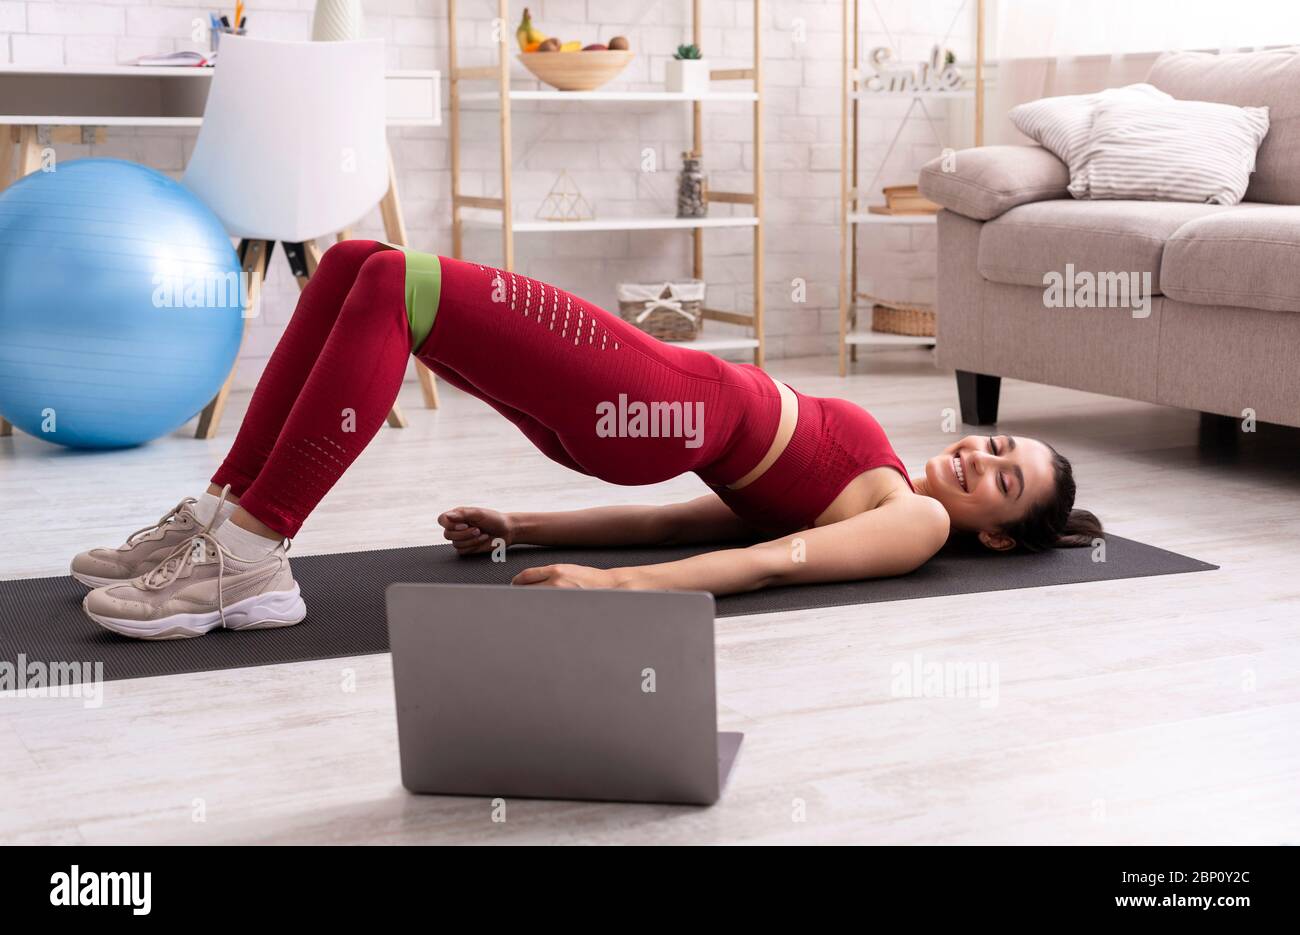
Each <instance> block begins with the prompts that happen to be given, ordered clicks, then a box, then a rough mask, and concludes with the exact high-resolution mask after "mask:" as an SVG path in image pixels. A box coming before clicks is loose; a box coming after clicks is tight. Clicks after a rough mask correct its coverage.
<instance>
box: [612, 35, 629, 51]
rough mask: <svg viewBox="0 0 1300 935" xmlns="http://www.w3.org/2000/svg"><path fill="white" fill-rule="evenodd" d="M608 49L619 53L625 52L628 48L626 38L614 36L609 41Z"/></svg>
mask: <svg viewBox="0 0 1300 935" xmlns="http://www.w3.org/2000/svg"><path fill="white" fill-rule="evenodd" d="M609 47H610V48H611V49H618V50H620V51H623V50H626V49H627V48H628V43H627V37H626V36H615V37H614V38H613V39H611V40H609Z"/></svg>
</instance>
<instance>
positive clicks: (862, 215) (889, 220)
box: [849, 211, 938, 224]
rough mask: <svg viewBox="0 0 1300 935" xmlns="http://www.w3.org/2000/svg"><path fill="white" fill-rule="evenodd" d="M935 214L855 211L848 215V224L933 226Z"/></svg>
mask: <svg viewBox="0 0 1300 935" xmlns="http://www.w3.org/2000/svg"><path fill="white" fill-rule="evenodd" d="M937 217H938V215H937V214H872V213H871V212H870V211H855V212H853V213H852V214H850V215H849V223H850V224H933V223H934V222H935V218H937Z"/></svg>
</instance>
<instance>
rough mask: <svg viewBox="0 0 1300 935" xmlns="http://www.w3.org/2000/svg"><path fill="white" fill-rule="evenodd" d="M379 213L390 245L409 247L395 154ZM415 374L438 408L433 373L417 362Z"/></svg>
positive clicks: (428, 404)
mask: <svg viewBox="0 0 1300 935" xmlns="http://www.w3.org/2000/svg"><path fill="white" fill-rule="evenodd" d="M379 212H380V214H382V215H383V218H384V236H386V237H387V238H388V242H389V243H395V244H401V245H402V246H404V247H405V246H407V245H408V241H407V238H406V221H405V220H404V219H403V218H402V202H401V199H399V198H398V197H397V173H396V171H394V169H393V153H392V151H391V150H390V151H389V153H388V191H386V192H384V197H383V199H382V200H381V201H380V202H379ZM415 373H416V375H417V376H418V377H419V378H420V392H421V393H422V394H423V395H424V405H425V407H426V408H429V409H437V408H438V384H437V381H436V380H435V378H434V375H433V371H432V370H430V369H429V368H428V367H426V366H424V364H422V363H419V362H418V361H417V362H416V365H415ZM397 418H398V419H400V420H401V422H402V424H405V422H406V420H405V419H402V417H401V415H400V413H399V414H398V417H397ZM395 424H396V423H394V422H393V417H392V416H391V415H390V416H389V425H395Z"/></svg>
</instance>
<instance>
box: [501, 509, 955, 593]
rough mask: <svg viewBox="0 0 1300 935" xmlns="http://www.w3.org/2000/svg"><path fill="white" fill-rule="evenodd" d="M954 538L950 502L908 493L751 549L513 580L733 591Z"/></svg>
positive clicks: (902, 565)
mask: <svg viewBox="0 0 1300 935" xmlns="http://www.w3.org/2000/svg"><path fill="white" fill-rule="evenodd" d="M947 538H948V514H947V512H946V511H945V510H944V508H943V507H942V506H941V505H940V504H939V503H938V502H936V501H934V500H932V499H930V498H929V497H918V496H913V495H910V494H909V495H905V496H901V497H899V498H897V499H895V500H890V501H888V502H886V503H884V504H882V505H880V506H878V507H877V508H876V509H874V510H870V511H868V512H866V513H860V514H858V515H857V516H854V517H852V518H850V519H846V520H841V521H840V522H838V523H831V524H830V525H828V526H822V527H819V528H816V529H807V530H804V531H803V532H798V533H794V534H793V535H789V536H784V537H782V538H780V539H773V540H771V541H770V542H762V543H759V544H757V545H752V546H750V547H748V548H744V549H724V550H721V551H718V552H707V553H705V554H703V555H696V556H693V557H691V558H687V559H682V560H681V561H677V562H664V563H663V564H659V565H643V566H639V567H637V566H634V567H629V568H613V569H609V570H608V571H605V570H602V569H594V568H583V567H581V566H577V565H548V566H543V567H541V568H530V569H528V570H527V571H524V572H521V573H520V574H519V575H517V576H516V577H515V579H514V583H515V584H525V585H547V586H550V587H587V588H629V589H636V590H642V589H656V590H677V591H711V592H712V593H714V594H734V593H737V592H740V591H755V590H758V589H759V588H766V587H773V586H776V585H786V584H810V583H813V582H818V581H854V580H858V579H861V578H881V577H886V576H889V575H901V574H906V573H907V572H909V571H912V570H914V569H916V568H918V567H920V566H921V565H923V564H924V563H925V562H926V561H927V560H928V559H929V558H930V557H931V556H932V555H934V553H935V552H937V551H939V549H940V548H941V547H942V546H943V544H944V542H945V541H947Z"/></svg>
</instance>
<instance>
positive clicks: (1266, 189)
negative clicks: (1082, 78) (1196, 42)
mask: <svg viewBox="0 0 1300 935" xmlns="http://www.w3.org/2000/svg"><path fill="white" fill-rule="evenodd" d="M1147 81H1149V82H1150V83H1151V84H1153V85H1155V86H1156V87H1157V88H1159V89H1160V90H1162V91H1165V92H1167V93H1169V94H1172V95H1173V96H1174V97H1177V98H1181V99H1183V100H1191V101H1217V102H1218V103H1220V104H1236V105H1237V106H1239V107H1247V106H1251V107H1267V108H1268V118H1269V130H1268V136H1266V137H1265V138H1264V142H1263V145H1261V146H1260V148H1259V155H1258V157H1257V159H1256V162H1255V174H1254V175H1253V176H1252V177H1251V180H1250V188H1248V189H1247V190H1246V201H1262V202H1270V203H1272V204H1289V205H1294V204H1300V46H1293V47H1291V48H1286V49H1271V50H1269V51H1266V52H1224V53H1221V54H1215V53H1212V52H1166V53H1165V54H1164V55H1161V56H1160V57H1159V58H1158V59H1156V61H1155V64H1154V65H1152V66H1151V71H1150V72H1149V73H1148V74H1147Z"/></svg>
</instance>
